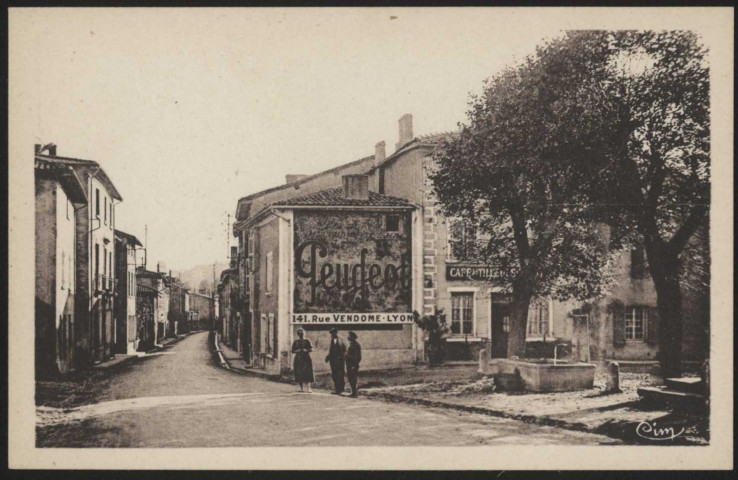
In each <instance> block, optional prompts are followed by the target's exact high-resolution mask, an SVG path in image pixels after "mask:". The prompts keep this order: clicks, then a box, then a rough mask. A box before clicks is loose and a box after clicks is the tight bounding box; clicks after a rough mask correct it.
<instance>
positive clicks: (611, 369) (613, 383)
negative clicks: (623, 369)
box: [605, 362, 622, 393]
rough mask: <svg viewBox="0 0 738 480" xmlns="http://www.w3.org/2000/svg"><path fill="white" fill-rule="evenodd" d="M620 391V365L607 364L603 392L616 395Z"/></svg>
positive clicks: (615, 363) (616, 363)
mask: <svg viewBox="0 0 738 480" xmlns="http://www.w3.org/2000/svg"><path fill="white" fill-rule="evenodd" d="M621 391H622V390H620V365H619V364H618V362H607V380H606V381H605V392H608V393H617V392H621Z"/></svg>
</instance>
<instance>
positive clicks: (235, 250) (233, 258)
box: [230, 246, 238, 268]
mask: <svg viewBox="0 0 738 480" xmlns="http://www.w3.org/2000/svg"><path fill="white" fill-rule="evenodd" d="M237 259H238V247H236V246H233V247H231V263H230V265H231V268H236V260H237Z"/></svg>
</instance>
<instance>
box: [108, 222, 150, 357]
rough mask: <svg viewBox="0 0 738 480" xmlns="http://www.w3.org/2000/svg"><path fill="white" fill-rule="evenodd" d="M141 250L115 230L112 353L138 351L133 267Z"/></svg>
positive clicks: (133, 241) (130, 239)
mask: <svg viewBox="0 0 738 480" xmlns="http://www.w3.org/2000/svg"><path fill="white" fill-rule="evenodd" d="M142 248H143V245H142V244H141V242H140V241H139V240H138V239H137V238H136V237H135V236H133V235H131V234H129V233H125V232H122V231H120V230H115V279H116V295H115V302H114V306H115V347H114V349H113V351H114V352H115V353H122V354H127V355H133V354H134V353H136V351H137V349H138V342H139V341H140V339H139V338H138V329H137V321H136V290H137V289H136V267H137V260H138V258H137V257H138V255H137V253H138V252H140V251H141V249H142Z"/></svg>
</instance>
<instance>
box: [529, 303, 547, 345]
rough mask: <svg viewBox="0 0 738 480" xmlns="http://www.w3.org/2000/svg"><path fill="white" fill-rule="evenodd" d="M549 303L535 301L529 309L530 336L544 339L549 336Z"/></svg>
mask: <svg viewBox="0 0 738 480" xmlns="http://www.w3.org/2000/svg"><path fill="white" fill-rule="evenodd" d="M548 315H549V312H548V302H546V301H545V300H533V301H532V302H531V303H530V306H529V307H528V336H529V337H543V336H546V335H548V334H549V333H550V332H549V331H548V324H549V318H548Z"/></svg>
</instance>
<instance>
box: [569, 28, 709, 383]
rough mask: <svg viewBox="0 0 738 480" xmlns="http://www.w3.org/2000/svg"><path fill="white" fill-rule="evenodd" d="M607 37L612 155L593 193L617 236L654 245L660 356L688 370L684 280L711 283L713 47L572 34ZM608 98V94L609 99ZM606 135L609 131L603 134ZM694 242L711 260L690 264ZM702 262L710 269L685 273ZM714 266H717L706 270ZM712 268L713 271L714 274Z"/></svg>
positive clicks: (596, 64) (605, 149)
mask: <svg viewBox="0 0 738 480" xmlns="http://www.w3.org/2000/svg"><path fill="white" fill-rule="evenodd" d="M587 42H590V43H591V42H597V43H599V44H603V45H605V46H606V49H605V50H604V51H601V52H598V53H594V52H593V51H591V50H590V52H589V54H588V55H587V56H585V57H584V58H585V59H587V61H586V65H587V69H588V71H589V76H588V78H587V80H586V82H585V83H584V85H586V87H585V88H583V90H586V92H587V93H586V98H587V99H588V101H587V104H588V105H591V108H589V110H590V112H589V114H588V116H589V117H590V119H591V120H592V125H591V126H590V128H588V129H586V130H584V131H583V133H586V134H589V135H592V134H593V133H594V134H595V136H596V137H597V138H598V141H597V143H598V144H599V145H598V150H599V151H600V152H601V153H602V154H601V155H597V156H595V157H593V158H592V160H591V163H592V165H593V166H594V170H591V171H590V172H591V173H590V178H589V180H588V184H589V185H590V194H591V197H592V198H593V199H594V200H595V201H596V202H597V203H599V204H601V205H603V206H602V207H601V208H600V209H599V210H598V213H599V214H600V215H601V217H602V218H604V219H605V220H606V221H607V222H608V223H609V224H611V225H614V226H617V229H618V231H617V234H618V235H619V236H622V237H623V238H627V237H628V236H631V237H632V235H633V234H635V235H636V236H637V237H638V241H640V242H642V243H643V245H644V246H645V250H646V255H647V258H648V266H649V271H650V275H651V278H652V279H653V282H654V286H655V288H656V292H657V295H658V311H659V316H660V319H661V321H660V323H659V325H660V329H661V332H660V335H659V338H660V347H661V349H660V360H661V364H662V370H663V373H664V375H666V376H677V375H679V374H680V373H681V364H682V343H683V342H682V331H683V321H682V288H683V287H684V286H686V285H684V280H685V279H688V278H690V277H692V278H694V277H697V278H700V279H701V282H702V283H703V287H704V283H705V282H707V283H708V284H709V264H708V265H706V262H709V254H708V253H705V252H709V248H708V246H706V245H704V243H705V242H707V241H708V237H707V235H701V236H695V233H697V232H698V229H700V227H704V229H703V230H706V228H707V227H706V225H707V223H708V214H709V206H710V108H709V107H710V101H709V70H708V66H707V59H706V51H705V49H704V47H703V46H702V45H701V44H700V42H699V40H698V38H697V36H696V35H695V34H693V33H691V32H683V31H667V32H652V31H646V32H641V31H618V32H584V33H578V34H572V35H570V36H569V38H568V45H572V46H575V47H576V46H578V45H580V44H582V43H585V44H586V43H587ZM602 99H604V101H602ZM604 132H606V133H607V134H608V135H607V136H606V135H603V134H602V133H604ZM690 241H692V242H697V243H698V244H700V242H703V244H701V245H699V246H701V247H702V248H701V249H700V248H694V246H693V247H692V248H689V250H691V251H697V252H701V253H699V255H700V256H702V257H705V258H702V259H701V260H703V261H702V262H700V261H694V259H692V260H690V261H689V262H685V251H687V249H688V247H689V245H690ZM685 265H686V266H695V265H697V266H700V269H701V273H700V272H689V271H687V272H685ZM705 266H707V271H705V268H704V267H705ZM705 273H707V275H705Z"/></svg>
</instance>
